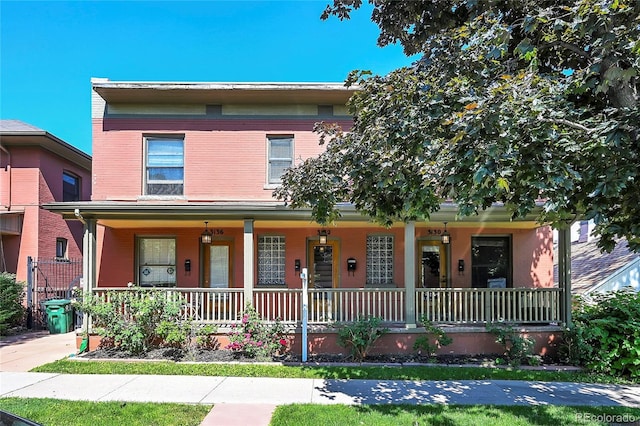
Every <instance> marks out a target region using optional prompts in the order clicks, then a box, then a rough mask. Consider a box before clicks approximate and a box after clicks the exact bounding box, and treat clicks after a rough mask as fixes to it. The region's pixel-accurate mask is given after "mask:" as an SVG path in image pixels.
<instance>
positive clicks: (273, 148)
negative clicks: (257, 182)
mask: <svg viewBox="0 0 640 426" xmlns="http://www.w3.org/2000/svg"><path fill="white" fill-rule="evenodd" d="M267 151H268V158H269V164H268V167H267V169H268V170H267V175H268V176H267V183H269V184H278V183H281V182H282V179H281V178H282V174H283V173H284V172H285V170H287V169H288V168H290V167H291V166H292V165H293V135H272V136H267Z"/></svg>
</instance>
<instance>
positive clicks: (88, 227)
mask: <svg viewBox="0 0 640 426" xmlns="http://www.w3.org/2000/svg"><path fill="white" fill-rule="evenodd" d="M82 223H83V225H84V235H83V237H82V281H83V283H82V291H83V293H86V292H89V291H92V290H93V289H94V288H95V287H96V228H97V227H96V219H84V220H82Z"/></svg>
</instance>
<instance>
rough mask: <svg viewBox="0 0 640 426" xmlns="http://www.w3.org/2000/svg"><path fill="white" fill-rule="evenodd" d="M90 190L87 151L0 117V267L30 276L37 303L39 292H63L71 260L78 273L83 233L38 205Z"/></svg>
mask: <svg viewBox="0 0 640 426" xmlns="http://www.w3.org/2000/svg"><path fill="white" fill-rule="evenodd" d="M90 196H91V156H89V155H88V154H86V153H84V152H82V151H81V150H79V149H77V148H75V147H73V146H71V145H70V144H68V143H67V142H65V141H63V140H61V139H59V138H57V137H56V136H54V135H52V134H51V133H49V132H47V131H45V130H42V129H39V128H37V127H35V126H32V125H30V124H27V123H24V122H21V121H18V120H0V270H2V271H6V272H11V273H14V274H16V278H17V280H18V281H24V282H27V281H30V282H31V281H32V282H31V284H33V287H32V288H31V291H30V293H29V294H28V300H29V302H30V303H32V304H34V305H35V306H36V309H38V300H37V298H38V296H39V297H40V299H42V298H44V297H46V298H53V297H56V296H64V294H57V293H56V290H58V287H60V289H61V290H64V291H65V292H66V291H67V290H68V287H69V286H70V285H72V281H73V280H74V278H76V277H75V276H72V275H74V274H72V273H71V272H70V267H71V266H72V263H74V262H77V263H78V265H77V266H78V268H77V270H78V273H77V274H75V275H80V274H81V265H80V264H79V263H80V262H81V258H82V238H83V227H82V224H81V223H79V222H77V221H66V220H64V219H63V218H62V217H60V215H58V214H55V213H52V212H50V211H47V210H44V209H42V208H41V206H42V205H43V204H46V203H51V202H75V201H81V200H89V199H90ZM38 262H40V269H37V263H38ZM45 265H46V266H45ZM38 278H40V281H39V282H38ZM76 284H79V280H76ZM39 286H40V287H42V289H40V290H41V291H40V290H39ZM47 287H48V288H47ZM45 293H46V294H45ZM32 297H33V298H32Z"/></svg>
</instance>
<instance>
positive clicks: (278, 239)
mask: <svg viewBox="0 0 640 426" xmlns="http://www.w3.org/2000/svg"><path fill="white" fill-rule="evenodd" d="M285 247H286V240H285V237H284V235H259V236H258V250H257V252H258V285H279V286H284V285H286V282H285V276H286V259H285Z"/></svg>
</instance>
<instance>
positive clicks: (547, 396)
mask: <svg viewBox="0 0 640 426" xmlns="http://www.w3.org/2000/svg"><path fill="white" fill-rule="evenodd" d="M0 383H1V384H0V397H10V396H15V397H22V398H57V399H68V400H88V401H137V402H179V403H186V404H267V405H280V404H292V403H313V404H349V405H361V404H410V405H416V404H464V405H473V404H503V405H593V406H627V407H638V408H640V386H627V385H601V384H588V383H564V382H524V381H512V380H458V381H418V380H326V379H273V378H263V377H205V376H152V375H120V374H106V375H100V374H97V375H96V374H91V375H86V374H54V373H23V372H1V373H0Z"/></svg>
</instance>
